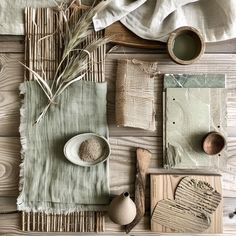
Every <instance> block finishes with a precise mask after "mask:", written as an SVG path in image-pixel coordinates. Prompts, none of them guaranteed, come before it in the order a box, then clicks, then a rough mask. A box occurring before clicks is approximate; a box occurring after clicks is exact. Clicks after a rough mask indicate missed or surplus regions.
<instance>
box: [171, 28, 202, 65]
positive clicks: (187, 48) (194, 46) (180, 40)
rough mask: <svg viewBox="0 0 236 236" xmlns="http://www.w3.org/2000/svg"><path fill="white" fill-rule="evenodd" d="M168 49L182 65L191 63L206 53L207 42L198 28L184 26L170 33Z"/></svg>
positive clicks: (172, 56)
mask: <svg viewBox="0 0 236 236" xmlns="http://www.w3.org/2000/svg"><path fill="white" fill-rule="evenodd" d="M167 49H168V53H169V55H170V57H171V59H172V60H173V61H175V62H176V63H178V64H181V65H189V64H192V63H194V62H195V61H197V60H198V59H199V58H200V57H201V55H202V54H203V53H204V51H205V42H204V39H203V37H202V35H201V34H200V32H199V31H198V30H197V29H195V28H193V27H189V26H184V27H180V28H178V29H176V30H175V31H174V32H172V33H171V34H170V36H169V39H168V42H167Z"/></svg>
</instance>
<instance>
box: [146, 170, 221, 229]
mask: <svg viewBox="0 0 236 236" xmlns="http://www.w3.org/2000/svg"><path fill="white" fill-rule="evenodd" d="M185 176H186V175H174V174H171V175H169V174H164V175H163V174H160V175H151V176H150V191H151V194H150V201H151V214H152V212H153V210H154V208H155V206H156V204H157V203H158V201H160V200H163V199H167V198H168V199H174V193H175V189H176V187H177V185H178V183H179V181H180V180H181V179H182V178H183V177H185ZM190 177H193V178H195V179H197V180H203V181H206V182H208V183H209V184H210V185H211V186H212V187H213V188H215V189H216V190H217V191H218V192H219V193H222V186H221V176H209V175H191V176H190ZM222 219H223V201H221V203H220V204H219V206H218V207H217V209H216V211H215V213H214V214H213V215H212V222H211V226H210V228H208V230H207V231H206V232H205V233H222V232H223V222H222ZM151 230H152V231H155V232H174V231H173V230H171V229H169V228H167V227H164V226H162V225H159V224H157V223H156V222H154V221H152V220H151Z"/></svg>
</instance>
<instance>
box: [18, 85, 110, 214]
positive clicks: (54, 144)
mask: <svg viewBox="0 0 236 236" xmlns="http://www.w3.org/2000/svg"><path fill="white" fill-rule="evenodd" d="M20 90H21V93H22V94H24V100H23V104H22V108H21V124H20V134H21V144H22V164H21V172H20V196H19V197H18V199H17V205H18V210H22V211H44V212H45V213H52V212H53V213H68V212H74V211H81V210H92V211H93V210H104V205H106V204H108V203H109V182H108V161H106V162H103V163H100V164H98V165H96V166H93V167H80V166H77V165H74V164H72V163H70V162H69V161H68V160H67V159H66V157H65V156H64V154H63V148H64V144H65V143H66V142H67V141H68V140H69V139H70V138H71V137H73V136H74V135H77V134H80V133H85V132H94V133H97V134H99V135H102V136H107V135H108V127H107V120H106V91H107V84H106V83H94V82H88V81H79V82H76V83H74V84H73V85H71V86H70V87H68V88H67V89H66V90H65V91H64V92H63V93H62V94H61V95H60V96H59V97H58V98H57V101H56V103H57V104H54V105H52V106H51V107H50V110H49V111H48V113H47V114H46V116H45V117H44V118H43V120H42V121H41V122H40V123H38V124H36V125H33V123H34V121H35V120H36V118H37V117H38V115H39V114H40V112H41V111H42V110H43V108H44V106H45V105H46V104H47V102H48V101H47V99H46V96H45V95H44V94H43V92H42V89H41V88H40V87H39V85H38V84H37V82H36V81H26V82H24V83H23V84H21V87H20Z"/></svg>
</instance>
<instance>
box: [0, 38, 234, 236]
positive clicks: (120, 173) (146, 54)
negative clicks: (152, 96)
mask: <svg viewBox="0 0 236 236" xmlns="http://www.w3.org/2000/svg"><path fill="white" fill-rule="evenodd" d="M2 38H3V41H4V40H5V41H4V42H1V43H0V58H2V60H1V61H2V64H3V70H2V71H1V72H0V94H1V99H0V136H2V137H1V140H0V146H1V148H0V149H1V150H0V193H1V197H0V235H15V236H17V235H29V236H31V235H42V233H37V232H28V233H27V232H22V231H21V230H20V228H21V222H20V219H21V218H20V214H19V213H17V212H16V211H17V209H16V197H17V195H18V174H19V167H18V163H19V161H20V155H19V152H20V144H19V137H18V136H19V133H18V126H19V105H20V97H19V92H18V86H19V83H20V82H21V81H23V76H22V75H23V67H21V66H18V60H22V59H23V58H24V57H23V52H24V50H23V49H24V44H22V42H21V41H19V40H18V39H17V37H14V36H8V37H7V38H6V37H2V36H1V37H0V39H2ZM21 40H22V39H21ZM235 42H236V41H235V39H234V40H229V41H226V42H219V43H211V44H209V45H207V48H206V52H210V54H205V55H204V56H203V57H202V58H201V60H200V61H198V62H197V63H196V64H193V65H191V66H187V67H185V66H180V65H177V64H174V63H173V62H171V61H170V60H169V57H168V55H167V54H163V53H161V54H160V53H159V52H160V51H161V52H163V50H162V49H161V48H160V49H157V50H153V49H152V50H148V49H138V48H135V49H134V48H126V47H121V46H120V47H118V48H117V49H116V50H115V51H113V53H111V54H110V55H108V56H107V60H106V80H107V81H108V97H107V98H108V119H109V131H110V137H111V138H110V143H111V145H112V155H111V159H110V184H111V195H116V194H119V193H121V192H122V191H130V192H131V194H132V196H134V192H133V190H134V180H135V148H136V147H139V146H140V147H143V148H147V149H150V150H151V151H152V153H153V154H154V155H153V157H152V159H151V164H150V171H152V169H155V171H158V169H156V168H158V167H160V166H161V165H162V137H161V135H162V131H161V130H159V131H157V132H148V131H144V130H139V129H131V128H117V127H116V126H115V123H114V117H115V114H114V108H115V107H114V98H115V79H116V76H115V74H116V65H117V64H116V62H117V60H118V59H120V58H139V59H149V60H150V59H151V60H158V62H159V70H160V72H161V73H171V72H173V73H178V72H179V73H184V72H186V73H201V72H203V73H226V75H227V87H228V88H229V91H228V96H229V100H228V103H227V106H228V109H229V110H228V113H229V114H228V120H230V127H229V131H228V134H229V135H230V136H231V137H230V138H229V139H228V142H229V143H228V151H229V161H228V169H229V172H228V173H225V174H224V176H223V177H222V179H223V195H224V234H223V235H224V236H232V235H235V234H236V217H234V218H232V219H230V218H229V217H228V215H229V213H231V212H233V211H234V209H235V206H236V174H235V173H236V125H235V124H236V119H235V118H236V116H235V115H236V113H235V110H236V103H235V97H236V96H235V94H236V92H235V91H236V90H235V89H236V70H235V68H236V55H235V54H233V53H235V52H236V43H235ZM211 53H212V54H211ZM158 81H159V82H161V80H156V82H157V83H156V84H155V93H158V91H159V90H157V89H158V88H159V86H158ZM157 108H158V113H157V118H156V119H157V123H158V125H159V127H161V125H160V124H159V123H161V118H160V115H161V112H159V111H160V109H161V103H157ZM6 136H8V137H6ZM16 136H17V138H15V137H16ZM9 196H12V197H9ZM146 199H147V201H146V209H147V212H146V216H145V217H144V218H143V219H142V221H141V222H140V223H139V224H138V225H137V226H136V227H135V228H134V229H133V230H132V231H131V235H135V236H136V235H138V236H147V235H153V236H154V235H157V233H156V232H150V216H149V215H150V214H149V205H150V204H149V203H150V201H149V185H148V186H147V196H146ZM121 231H122V232H124V229H123V228H122V227H120V226H118V225H116V224H114V223H112V222H111V221H110V220H109V219H108V217H106V232H105V233H102V234H101V235H107V236H108V235H109V236H111V235H120V234H121ZM122 234H124V233H122ZM44 235H59V234H58V233H49V234H48V233H44ZM60 235H75V233H63V232H61V233H60ZM92 235H94V234H92V233H86V236H92ZM158 235H159V236H165V235H166V234H165V233H160V234H158ZM170 235H171V234H170ZM203 235H204V236H205V235H206V234H201V236H203ZM216 235H217V236H222V234H221V235H220V234H216ZM208 236H210V235H209V234H208Z"/></svg>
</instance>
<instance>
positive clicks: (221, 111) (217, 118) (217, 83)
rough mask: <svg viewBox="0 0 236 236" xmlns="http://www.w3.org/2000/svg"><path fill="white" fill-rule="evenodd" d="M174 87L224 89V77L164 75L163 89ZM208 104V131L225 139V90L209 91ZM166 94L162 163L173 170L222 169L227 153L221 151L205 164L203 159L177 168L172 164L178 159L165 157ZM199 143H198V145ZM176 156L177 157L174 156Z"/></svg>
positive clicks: (220, 75) (219, 75)
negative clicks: (216, 132)
mask: <svg viewBox="0 0 236 236" xmlns="http://www.w3.org/2000/svg"><path fill="white" fill-rule="evenodd" d="M170 87H173V88H174V87H176V88H179V89H180V90H181V88H183V87H192V88H197V87H200V88H204V87H209V88H217V87H218V88H224V87H225V75H223V74H209V75H207V74H199V75H188V74H166V75H165V76H164V88H170ZM200 95H201V94H200ZM209 97H210V104H209V114H210V116H209V117H210V121H209V130H210V131H213V130H214V131H218V132H220V133H222V134H223V135H224V136H225V137H227V130H226V127H227V121H226V105H225V104H226V90H225V89H210V90H209ZM165 98H166V94H165V92H163V121H164V122H163V155H164V163H166V165H167V166H168V167H173V168H196V167H201V168H204V167H212V168H216V169H218V168H219V167H220V168H224V167H225V166H226V161H227V152H226V150H223V151H222V152H221V153H220V156H218V155H214V156H206V155H205V154H204V153H202V154H201V155H204V156H205V158H206V157H207V158H208V160H207V162H206V161H205V160H204V159H200V162H199V161H198V162H197V161H195V162H193V163H192V164H191V162H190V163H189V164H186V163H185V164H184V162H182V164H181V163H179V164H178V165H177V166H176V164H175V163H174V162H178V158H174V160H173V156H171V155H166V150H168V152H170V149H168V143H167V140H166V139H167V137H168V135H167V134H166V123H165V119H166V116H167V114H166V102H165ZM199 142H200V141H198V143H199ZM175 156H177V155H175Z"/></svg>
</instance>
